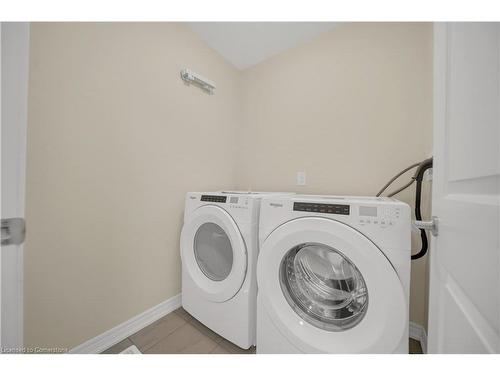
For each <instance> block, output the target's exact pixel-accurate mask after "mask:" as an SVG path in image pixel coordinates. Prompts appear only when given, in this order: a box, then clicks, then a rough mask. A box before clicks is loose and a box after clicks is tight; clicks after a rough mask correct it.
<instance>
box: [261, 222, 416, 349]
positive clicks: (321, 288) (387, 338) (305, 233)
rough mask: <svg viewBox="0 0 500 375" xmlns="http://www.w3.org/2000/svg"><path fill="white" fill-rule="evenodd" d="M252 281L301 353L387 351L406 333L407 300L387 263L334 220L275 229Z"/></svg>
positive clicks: (366, 241)
mask: <svg viewBox="0 0 500 375" xmlns="http://www.w3.org/2000/svg"><path fill="white" fill-rule="evenodd" d="M408 261H409V260H408ZM257 282H258V286H259V301H260V303H263V304H264V306H263V307H264V310H265V311H266V313H267V314H269V316H270V318H271V320H272V322H273V323H274V325H275V326H276V327H277V328H278V329H279V330H280V331H281V333H282V334H283V335H284V336H285V337H286V338H287V339H288V341H290V343H292V344H293V345H295V346H296V347H297V348H298V349H299V350H301V351H303V352H306V353H315V352H320V353H321V352H322V353H391V352H393V351H395V350H396V348H397V347H398V345H399V344H400V343H401V340H402V339H403V337H404V335H405V334H406V332H407V325H408V306H407V298H406V297H405V293H404V290H403V287H402V284H401V282H400V280H399V278H398V276H397V273H396V271H395V269H394V268H393V267H392V264H391V263H390V262H389V260H388V259H387V258H386V257H385V255H384V254H383V253H382V252H381V251H380V249H379V248H378V247H377V246H376V245H375V244H374V243H373V242H371V241H370V240H369V239H368V238H367V237H365V236H363V235H362V234H361V233H359V232H358V231H356V230H354V229H353V228H351V227H349V226H347V225H345V224H342V223H340V222H338V221H335V220H330V219H326V218H318V217H307V218H299V219H295V220H292V221H289V222H287V223H285V224H283V225H282V226H280V227H278V228H277V229H276V230H275V231H274V232H272V233H271V234H270V235H269V237H268V238H267V239H266V240H265V241H264V243H263V245H262V248H261V250H260V253H259V259H258V266H257Z"/></svg>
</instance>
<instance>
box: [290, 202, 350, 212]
mask: <svg viewBox="0 0 500 375" xmlns="http://www.w3.org/2000/svg"><path fill="white" fill-rule="evenodd" d="M293 210H294V211H306V212H318V213H324V214H336V215H349V212H350V206H349V205H348V204H328V203H310V202H294V203H293Z"/></svg>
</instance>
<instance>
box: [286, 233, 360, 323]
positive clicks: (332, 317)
mask: <svg viewBox="0 0 500 375" xmlns="http://www.w3.org/2000/svg"><path fill="white" fill-rule="evenodd" d="M280 284H281V290H282V291H283V294H284V295H285V298H286V300H287V301H288V303H289V304H290V306H291V307H292V308H293V309H294V311H295V312H296V313H297V314H299V315H300V316H301V317H302V318H303V319H304V320H305V321H306V322H308V323H310V324H312V325H313V326H315V327H318V328H321V329H324V330H328V331H342V330H346V329H349V328H352V327H354V326H355V325H357V324H358V323H359V322H360V321H361V320H362V319H363V317H364V315H365V313H366V310H367V308H368V290H367V288H366V284H365V281H364V279H363V276H362V275H361V273H360V272H359V270H358V268H357V267H356V266H355V265H354V264H353V263H352V262H351V261H350V260H349V259H348V258H347V257H345V256H344V255H342V253H341V252H340V251H338V250H335V249H333V248H331V247H329V246H327V245H322V244H317V243H304V244H300V245H298V246H296V247H294V248H293V249H291V250H290V251H288V252H287V253H286V255H285V256H284V257H283V260H282V261H281V265H280Z"/></svg>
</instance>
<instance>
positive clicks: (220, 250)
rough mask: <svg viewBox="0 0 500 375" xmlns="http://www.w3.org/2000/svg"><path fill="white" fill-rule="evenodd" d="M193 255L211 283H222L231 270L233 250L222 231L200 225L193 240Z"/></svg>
mask: <svg viewBox="0 0 500 375" xmlns="http://www.w3.org/2000/svg"><path fill="white" fill-rule="evenodd" d="M194 254H195V258H196V262H197V263H198V266H199V267H200V269H201V271H202V272H203V273H204V274H205V276H206V277H208V278H209V279H210V280H213V281H222V280H224V279H225V278H226V277H227V276H228V275H229V274H230V273H231V269H232V268H233V248H232V246H231V241H230V240H229V237H228V236H227V234H226V232H225V231H224V229H222V228H221V227H220V226H218V225H217V224H215V223H205V224H202V225H201V226H200V227H199V228H198V230H197V231H196V235H195V238H194Z"/></svg>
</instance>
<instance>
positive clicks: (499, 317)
mask: <svg viewBox="0 0 500 375" xmlns="http://www.w3.org/2000/svg"><path fill="white" fill-rule="evenodd" d="M499 43H500V28H499V24H498V23H478V24H474V23H448V24H436V25H435V29H434V173H433V175H434V182H433V193H432V194H433V196H432V200H433V215H435V216H437V217H438V218H439V234H438V236H437V237H433V239H432V247H431V260H430V261H431V269H430V301H429V303H430V306H429V309H430V310H429V337H428V351H429V352H430V353H499V352H500V308H499V303H500V278H499V273H500V246H499V231H500V220H499V215H500V213H499V209H500V193H499V190H500V153H499V145H500V130H499V129H500V95H499V91H500V73H499V71H500V45H499Z"/></svg>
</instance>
